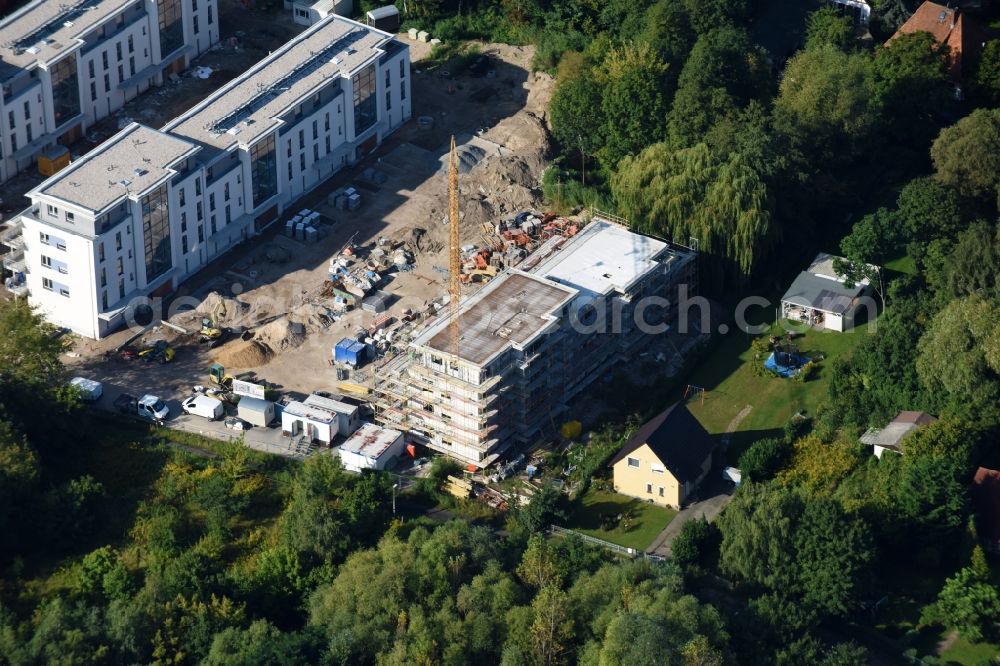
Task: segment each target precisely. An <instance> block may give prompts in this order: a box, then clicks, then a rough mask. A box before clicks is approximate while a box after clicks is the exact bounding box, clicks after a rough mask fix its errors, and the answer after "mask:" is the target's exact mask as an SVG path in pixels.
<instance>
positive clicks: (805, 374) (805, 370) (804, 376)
mask: <svg viewBox="0 0 1000 666" xmlns="http://www.w3.org/2000/svg"><path fill="white" fill-rule="evenodd" d="M818 370H819V362H818V361H807V362H806V364H805V365H803V366H802V367H801V368H799V372H798V374H796V375H795V379H797V380H798V381H800V382H807V381H809V380H810V379H812V378H813V377H815V376H816V372H817V371H818Z"/></svg>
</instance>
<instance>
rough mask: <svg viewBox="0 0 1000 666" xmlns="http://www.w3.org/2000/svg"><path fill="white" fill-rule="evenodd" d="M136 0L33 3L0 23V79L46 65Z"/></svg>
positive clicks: (52, 0)
mask: <svg viewBox="0 0 1000 666" xmlns="http://www.w3.org/2000/svg"><path fill="white" fill-rule="evenodd" d="M134 4H137V3H136V0H77V1H76V2H60V1H59V0H35V2H32V3H30V4H28V5H25V6H24V7H22V8H21V9H19V10H17V11H16V12H14V13H13V14H11V15H10V16H7V17H6V18H4V19H3V20H2V21H0V58H2V60H3V67H2V68H0V78H3V79H6V78H7V77H8V76H10V75H11V74H12V73H14V72H15V71H16V69H24V68H26V67H28V66H29V65H32V64H34V63H36V62H49V61H51V60H53V59H55V58H58V57H59V56H60V55H62V54H63V53H66V52H68V51H70V50H71V49H72V47H75V46H76V40H77V38H78V37H79V36H80V35H82V34H83V33H85V32H87V31H89V30H90V29H91V28H93V27H94V26H97V25H100V24H101V23H103V22H104V21H107V20H109V19H111V18H112V17H113V16H115V15H116V14H118V13H119V12H122V11H124V10H125V8H127V7H128V6H130V5H134Z"/></svg>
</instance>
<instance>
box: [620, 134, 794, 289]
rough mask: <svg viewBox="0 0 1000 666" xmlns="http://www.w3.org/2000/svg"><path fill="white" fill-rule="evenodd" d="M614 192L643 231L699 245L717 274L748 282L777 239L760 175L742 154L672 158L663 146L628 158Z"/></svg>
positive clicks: (690, 151)
mask: <svg viewBox="0 0 1000 666" xmlns="http://www.w3.org/2000/svg"><path fill="white" fill-rule="evenodd" d="M612 191H613V192H614V195H615V199H616V201H617V202H618V205H619V207H620V210H622V212H624V213H625V214H626V215H627V216H628V217H629V219H631V220H633V221H634V222H635V223H636V224H637V225H638V227H639V228H640V229H642V230H644V231H648V232H650V233H653V234H656V235H660V236H665V237H668V238H674V239H677V240H678V241H680V242H686V240H687V239H689V238H694V239H697V241H698V242H699V244H700V249H701V251H702V252H707V253H708V254H709V255H710V256H713V257H714V258H715V259H716V260H717V261H718V264H717V265H718V269H717V270H718V271H719V274H725V275H727V276H735V277H737V278H745V277H746V276H748V275H749V274H750V273H751V271H752V270H753V268H754V266H755V264H756V263H757V262H758V261H760V260H761V259H762V258H763V257H764V256H766V254H767V251H768V250H769V249H770V247H771V246H772V245H773V243H774V241H775V239H776V236H777V229H776V227H775V225H774V224H773V223H772V218H771V201H770V196H769V194H768V191H767V185H766V184H765V183H764V181H763V180H762V178H761V177H760V174H758V173H757V172H756V171H755V170H754V169H753V168H752V167H751V166H750V165H749V164H748V163H747V160H746V159H744V158H743V157H742V156H741V155H740V154H732V155H730V156H729V157H727V158H722V159H720V158H719V157H717V156H715V155H713V154H712V152H711V150H710V149H709V148H708V146H706V145H705V144H698V145H696V146H694V147H692V148H684V149H681V150H676V151H675V150H671V149H670V148H669V147H668V146H667V144H665V143H659V144H655V145H653V146H650V147H649V148H647V149H646V150H644V151H643V152H642V153H640V154H639V155H637V156H635V157H630V158H626V159H625V160H623V161H622V164H621V166H620V169H619V171H618V173H617V174H616V175H615V177H614V180H613V181H612Z"/></svg>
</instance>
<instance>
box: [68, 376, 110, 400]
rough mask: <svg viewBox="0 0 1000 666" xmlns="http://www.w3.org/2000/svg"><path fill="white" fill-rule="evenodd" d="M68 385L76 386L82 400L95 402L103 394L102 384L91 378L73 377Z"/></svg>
mask: <svg viewBox="0 0 1000 666" xmlns="http://www.w3.org/2000/svg"><path fill="white" fill-rule="evenodd" d="M69 385H70V386H72V387H74V388H76V390H77V391H78V392H79V393H80V400H83V401H84V402H97V401H98V400H99V399H100V398H101V396H102V395H104V386H103V385H102V384H101V382H99V381H95V380H93V379H87V378H86V377H74V378H73V379H71V380H69Z"/></svg>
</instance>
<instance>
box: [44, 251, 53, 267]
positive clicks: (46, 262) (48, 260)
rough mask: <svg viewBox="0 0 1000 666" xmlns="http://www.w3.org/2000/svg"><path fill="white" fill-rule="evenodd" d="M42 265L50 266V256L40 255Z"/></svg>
mask: <svg viewBox="0 0 1000 666" xmlns="http://www.w3.org/2000/svg"><path fill="white" fill-rule="evenodd" d="M42 266H45V267H46V268H52V257H46V256H45V255H44V254H43V255H42Z"/></svg>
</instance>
